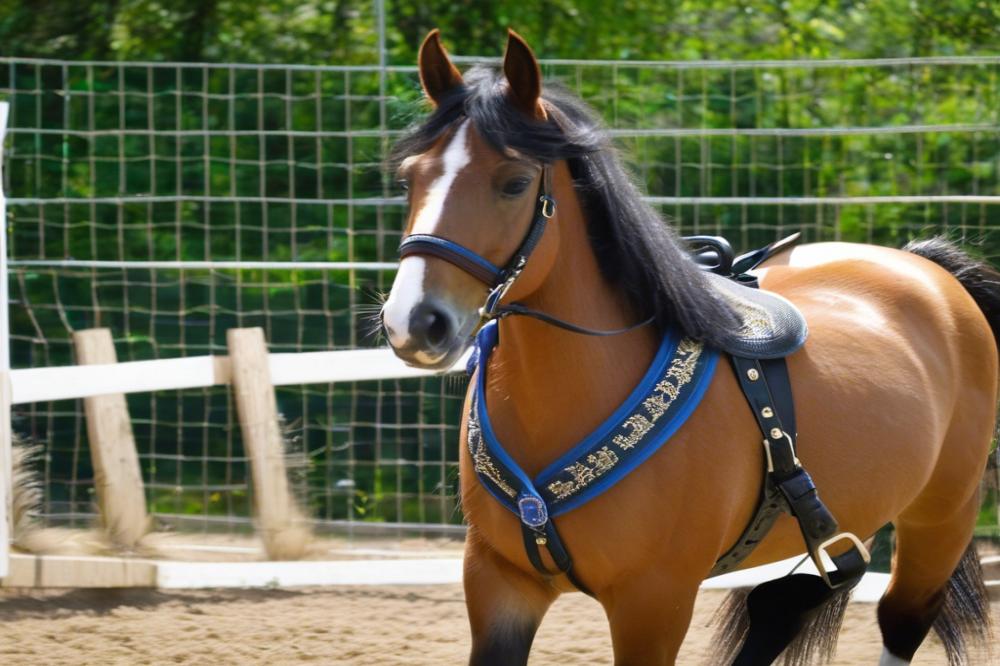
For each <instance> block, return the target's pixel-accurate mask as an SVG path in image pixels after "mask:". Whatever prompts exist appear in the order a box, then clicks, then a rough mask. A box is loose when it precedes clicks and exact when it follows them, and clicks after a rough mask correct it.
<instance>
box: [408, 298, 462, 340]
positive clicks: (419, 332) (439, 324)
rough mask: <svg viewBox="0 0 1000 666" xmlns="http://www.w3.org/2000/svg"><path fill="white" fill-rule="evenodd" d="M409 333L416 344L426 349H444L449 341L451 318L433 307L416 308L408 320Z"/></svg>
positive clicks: (425, 305)
mask: <svg viewBox="0 0 1000 666" xmlns="http://www.w3.org/2000/svg"><path fill="white" fill-rule="evenodd" d="M410 332H411V334H412V335H413V337H414V338H415V340H416V341H417V344H418V345H420V346H423V347H426V348H428V349H440V348H442V347H446V346H447V345H448V343H449V342H450V341H451V336H452V323H451V317H449V316H448V313H446V312H445V311H444V310H442V309H439V308H437V307H434V306H433V305H428V304H426V303H425V304H421V305H419V306H417V307H416V308H415V309H414V311H413V314H412V316H411V319H410Z"/></svg>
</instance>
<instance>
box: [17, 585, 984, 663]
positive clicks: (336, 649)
mask: <svg viewBox="0 0 1000 666" xmlns="http://www.w3.org/2000/svg"><path fill="white" fill-rule="evenodd" d="M723 594H724V593H722V592H718V591H706V592H703V593H702V594H701V596H700V598H699V600H698V605H697V608H696V612H695V618H694V621H693V622H692V625H691V630H690V631H689V633H688V638H687V641H686V642H685V644H684V647H683V649H682V651H681V656H680V660H679V663H681V664H705V663H707V658H708V654H709V650H710V640H711V636H712V631H711V629H709V628H707V627H706V625H707V624H708V622H709V619H710V618H711V616H712V614H713V612H714V611H715V609H716V607H717V605H718V604H719V602H720V601H721V599H722V597H723ZM994 617H995V620H994V621H995V622H996V623H998V624H1000V605H997V604H994ZM467 631H468V629H467V627H466V620H465V606H464V603H463V600H462V589H461V587H460V586H459V585H439V586H425V587H416V586H395V587H347V588H337V589H332V588H313V589H295V590H257V591H232V590H220V591H179V592H158V591H149V590H133V591H81V590H75V591H66V592H44V593H39V592H31V593H28V594H19V593H17V592H16V591H13V590H7V591H0V663H2V664H7V665H10V666H19V665H21V664H31V665H32V666H34V665H36V664H95V665H96V664H100V665H102V666H103V665H112V664H115V665H119V664H120V665H126V664H127V665H129V666H131V665H133V664H212V665H213V666H215V665H221V664H269V665H272V664H299V663H318V664H364V665H365V666H369V665H383V664H386V665H392V664H434V665H437V664H462V663H464V661H465V659H466V657H467V650H468V646H469V639H468V635H467ZM880 652H881V642H880V640H879V634H878V630H877V628H876V625H875V607H874V605H872V604H860V603H859V604H853V605H852V606H851V608H850V609H849V611H848V615H847V619H846V621H845V626H844V631H843V632H842V634H841V639H840V645H839V648H838V652H837V659H836V661H835V662H834V663H835V664H841V665H847V664H866V665H870V664H875V663H877V662H878V657H879V654H880ZM531 663H532V664H534V665H536V666H537V665H543V664H560V665H566V664H610V663H611V645H610V638H609V634H608V628H607V622H606V621H605V619H604V614H603V611H602V610H601V608H600V607H599V606H598V605H597V603H595V602H594V601H592V600H590V599H588V598H586V597H584V596H583V595H579V594H574V595H567V596H564V597H563V598H561V599H560V600H559V601H558V602H557V603H556V604H555V606H553V608H552V610H551V611H550V612H549V614H548V616H547V617H546V619H545V622H544V623H543V624H542V627H541V630H540V631H539V634H538V638H537V639H536V641H535V648H534V650H533V652H532V661H531ZM914 663H915V664H945V663H946V662H945V659H944V654H943V652H942V651H941V648H940V646H939V645H938V644H937V642H936V640H934V639H932V640H931V641H930V642H929V643H928V644H925V645H924V647H923V648H922V649H921V651H920V652H919V653H918V655H917V659H916V661H915V662H914ZM978 663H985V661H982V660H980V661H979V662H978Z"/></svg>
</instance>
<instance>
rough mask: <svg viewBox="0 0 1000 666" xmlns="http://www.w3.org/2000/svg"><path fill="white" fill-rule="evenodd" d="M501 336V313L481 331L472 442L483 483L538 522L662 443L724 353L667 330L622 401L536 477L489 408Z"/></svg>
mask: <svg viewBox="0 0 1000 666" xmlns="http://www.w3.org/2000/svg"><path fill="white" fill-rule="evenodd" d="M498 342H499V326H498V322H496V321H491V322H489V323H487V324H486V325H485V326H484V327H483V328H482V329H481V330H480V332H479V334H478V335H477V336H476V348H475V353H474V358H475V361H474V362H475V363H476V365H477V366H478V370H479V372H478V373H477V376H476V385H475V388H474V391H473V399H472V412H471V413H470V417H469V423H470V432H469V449H470V453H471V454H472V456H473V465H474V467H475V469H476V473H477V476H478V477H479V480H480V482H481V483H482V484H483V485H484V487H485V488H486V489H487V490H488V491H489V492H490V493H491V494H492V495H493V496H494V497H495V498H496V499H497V500H498V501H499V502H500V503H501V504H502V505H503V506H504V507H506V508H507V509H508V510H509V511H511V512H512V513H515V514H518V515H519V516H520V517H521V520H522V522H524V523H525V524H526V525H528V526H530V527H532V528H536V529H537V528H538V527H539V522H541V518H542V517H544V518H545V519H547V518H551V517H554V516H558V515H561V514H563V513H566V512H567V511H571V510H572V509H574V508H576V507H578V506H580V505H582V504H584V503H586V502H588V501H590V500H591V499H593V498H594V497H597V496H598V495H600V494H601V493H603V492H604V491H606V490H607V489H608V488H610V487H611V486H613V485H614V484H615V483H617V482H618V481H620V480H621V479H622V478H624V477H625V476H626V475H627V474H628V473H629V472H631V471H632V470H634V469H635V468H636V467H638V466H639V465H640V464H641V463H642V462H643V461H645V460H646V459H648V458H649V457H650V456H651V455H653V453H655V452H656V451H657V450H659V448H660V447H661V446H662V445H663V444H664V443H665V442H666V441H667V440H668V439H669V438H670V437H671V436H672V435H673V434H674V433H675V432H676V431H677V430H678V429H679V428H680V427H681V426H682V425H683V424H684V422H685V421H686V420H687V419H688V417H690V415H691V414H692V413H693V412H694V410H695V408H696V407H697V406H698V403H699V402H700V401H701V399H702V397H704V394H705V391H706V390H707V389H708V386H709V385H710V384H711V380H712V377H713V375H714V370H715V367H716V362H717V360H718V355H719V354H718V352H717V351H716V350H714V349H710V348H706V347H703V346H702V345H701V344H700V343H695V342H693V341H691V340H688V339H682V338H681V336H680V335H678V334H677V333H675V332H671V333H669V334H667V335H666V336H664V339H663V342H662V343H661V345H660V348H659V350H658V352H657V354H656V357H655V358H654V359H653V362H652V363H651V365H650V368H649V370H648V371H647V372H646V374H645V376H644V377H643V379H642V381H641V382H640V383H639V385H638V386H637V387H636V388H635V389H634V390H633V391H632V393H631V394H630V395H629V396H628V398H626V400H625V401H624V402H623V403H622V405H621V406H620V407H619V408H618V409H617V410H615V412H614V413H613V414H612V415H611V416H610V417H608V418H607V419H606V420H605V421H604V423H602V424H601V425H600V426H598V427H597V428H596V429H595V430H594V431H593V432H592V433H591V434H590V435H589V436H588V437H586V438H585V439H584V440H583V441H581V442H580V443H579V444H577V445H576V446H574V447H573V448H572V449H571V450H570V451H568V452H567V453H566V454H564V455H563V456H561V457H560V458H559V459H558V460H556V461H555V462H553V463H552V464H551V465H549V466H548V467H547V468H546V469H545V470H543V471H542V472H541V473H540V474H539V475H538V476H537V477H536V478H535V479H534V480H532V479H531V478H529V477H528V475H527V473H526V472H524V470H522V469H521V468H520V467H519V466H518V464H517V463H516V462H515V461H514V460H513V458H511V456H510V455H509V454H508V453H507V451H505V450H504V448H503V446H502V445H501V443H500V441H499V439H498V438H497V436H496V433H495V432H494V430H493V426H492V424H491V423H490V418H489V413H488V411H487V408H486V407H487V406H486V398H485V396H486V367H487V364H488V361H489V356H490V353H491V352H492V351H493V349H494V348H495V347H496V345H497V343H498ZM472 369H474V368H473V367H471V366H470V370H472ZM542 524H544V522H542Z"/></svg>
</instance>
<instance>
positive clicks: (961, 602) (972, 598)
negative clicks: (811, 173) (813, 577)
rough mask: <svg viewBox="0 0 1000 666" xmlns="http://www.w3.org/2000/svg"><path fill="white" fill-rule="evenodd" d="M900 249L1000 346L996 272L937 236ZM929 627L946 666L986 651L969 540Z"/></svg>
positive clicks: (986, 606) (986, 619) (982, 603)
mask: <svg viewBox="0 0 1000 666" xmlns="http://www.w3.org/2000/svg"><path fill="white" fill-rule="evenodd" d="M903 249H904V250H905V251H906V252H911V253H913V254H916V255H917V256H920V257H923V258H925V259H929V260H931V261H933V262H934V263H936V264H937V265H939V266H941V267H942V268H944V269H945V270H946V271H948V272H949V273H951V274H952V275H954V276H955V277H956V278H957V279H958V281H959V282H961V283H962V286H963V287H965V290H966V291H967V292H969V295H971V296H972V298H973V300H975V301H976V304H977V305H978V306H979V309H980V310H982V312H983V315H984V316H985V317H986V321H987V322H989V325H990V328H991V329H992V330H993V339H994V340H995V341H996V342H997V345H998V347H1000V272H998V271H997V270H996V269H994V268H993V267H992V266H990V265H989V264H987V263H986V262H985V261H980V260H978V259H975V258H974V257H971V256H969V255H968V254H967V253H966V252H964V251H963V250H961V249H959V248H958V246H957V245H956V244H955V243H952V242H950V241H948V240H945V239H944V238H941V237H937V238H930V239H928V240H922V241H911V242H910V243H908V244H907V245H906V247H904V248H903ZM997 455H998V452H996V451H995V452H994V454H993V455H991V456H990V460H989V463H988V464H987V468H988V469H990V468H992V467H994V466H996V464H997ZM990 476H993V475H989V476H988V477H987V478H988V479H989V477H990ZM933 626H934V632H935V633H936V634H937V635H938V638H940V639H941V643H942V644H943V645H944V648H945V653H946V654H947V655H948V663H949V664H950V665H951V666H958V665H961V664H965V663H968V661H967V660H968V655H969V652H970V647H973V646H976V645H978V646H979V647H980V648H983V647H985V648H986V649H987V650H988V649H989V647H990V632H991V629H990V627H991V618H990V600H989V594H988V592H987V590H986V586H985V584H984V583H983V570H982V566H981V565H980V562H979V555H978V553H977V552H976V547H975V543H974V542H973V543H970V544H969V546H968V548H967V549H966V550H965V553H964V555H963V556H962V559H961V561H960V562H959V563H958V566H957V567H956V568H955V572H954V573H953V574H952V575H951V578H950V579H949V580H948V586H947V588H946V590H945V599H944V604H943V605H942V607H941V612H940V613H939V614H938V616H937V618H936V619H935V620H934V625H933Z"/></svg>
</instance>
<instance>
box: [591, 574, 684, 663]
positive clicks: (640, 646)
mask: <svg viewBox="0 0 1000 666" xmlns="http://www.w3.org/2000/svg"><path fill="white" fill-rule="evenodd" d="M699 583H700V580H684V581H678V580H674V579H672V578H668V577H667V576H665V575H663V574H662V573H661V572H648V573H646V574H641V575H630V576H629V577H628V580H627V581H624V582H622V583H621V584H619V585H615V586H613V587H612V588H611V589H610V590H608V593H607V594H601V595H600V596H601V601H602V603H603V604H604V609H605V611H606V612H607V614H608V622H609V623H610V625H611V642H612V644H613V646H614V653H615V666H633V665H635V666H658V665H663V664H673V663H674V661H675V660H676V659H677V652H678V650H680V647H681V643H682V642H683V641H684V635H685V634H686V633H687V629H688V625H689V624H690V623H691V614H692V612H693V611H694V602H695V597H696V596H697V595H698V584H699Z"/></svg>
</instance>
